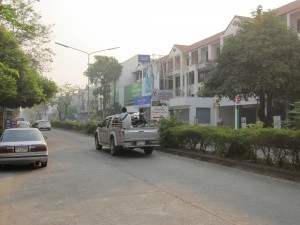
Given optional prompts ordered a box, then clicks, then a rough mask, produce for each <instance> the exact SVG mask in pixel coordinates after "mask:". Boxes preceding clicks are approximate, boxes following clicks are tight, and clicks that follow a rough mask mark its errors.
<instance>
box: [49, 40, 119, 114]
mask: <svg viewBox="0 0 300 225" xmlns="http://www.w3.org/2000/svg"><path fill="white" fill-rule="evenodd" d="M55 44H57V45H60V46H62V47H65V48H71V49H73V50H76V51H79V52H82V53H84V54H86V55H87V56H88V67H89V65H90V55H91V54H94V53H98V52H103V51H109V50H113V49H116V48H120V47H114V48H107V49H102V50H98V51H94V52H86V51H83V50H80V49H77V48H73V47H70V46H68V45H65V44H61V43H58V42H55ZM87 109H88V112H89V110H90V78H88V101H87Z"/></svg>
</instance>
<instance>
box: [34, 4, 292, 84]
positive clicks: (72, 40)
mask: <svg viewBox="0 0 300 225" xmlns="http://www.w3.org/2000/svg"><path fill="white" fill-rule="evenodd" d="M290 2H293V0H227V1H225V0H207V1H201V0H151V1H145V0H84V1H79V0H40V2H39V3H36V6H35V9H36V11H37V12H38V13H40V14H41V16H42V22H43V23H45V24H53V25H54V27H53V34H52V43H51V46H50V47H51V48H52V49H53V51H54V52H55V54H56V55H55V56H54V62H53V64H52V70H51V72H49V73H45V74H44V75H46V76H47V77H49V78H51V79H52V80H53V81H55V82H57V83H58V84H59V85H62V84H64V83H66V82H68V83H72V84H78V85H80V86H82V87H83V86H84V85H85V84H86V83H87V78H86V77H85V76H84V75H83V72H84V71H85V70H86V69H87V62H88V56H87V54H84V53H81V52H79V51H76V50H73V49H70V48H64V47H61V46H59V45H56V44H55V43H54V42H59V43H62V44H65V45H68V46H71V47H73V48H77V49H80V50H82V51H85V52H94V51H99V50H102V49H107V48H113V47H120V48H119V49H115V50H111V51H103V52H101V53H98V54H101V55H105V56H113V57H115V58H116V59H117V60H118V61H119V62H120V63H122V62H124V61H126V60H127V59H130V58H131V57H133V56H134V55H136V54H148V55H152V54H155V55H167V54H169V52H170V50H171V49H172V46H173V45H174V44H182V45H191V44H193V43H195V42H198V41H200V40H202V39H205V38H207V37H209V36H211V35H214V34H216V33H218V32H221V31H223V30H225V29H226V27H227V26H228V25H229V23H230V22H231V20H232V19H233V17H234V16H235V15H239V16H249V17H250V16H251V14H250V13H251V12H252V11H254V10H255V9H256V7H257V6H258V5H262V6H263V9H264V10H267V9H275V8H278V7H281V6H283V5H285V4H288V3H290ZM94 55H97V54H93V55H91V56H90V62H91V63H92V62H94V57H93V56H94Z"/></svg>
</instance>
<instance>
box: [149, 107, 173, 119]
mask: <svg viewBox="0 0 300 225" xmlns="http://www.w3.org/2000/svg"><path fill="white" fill-rule="evenodd" d="M168 116H169V108H168V106H152V107H151V119H152V120H154V119H160V118H162V117H168Z"/></svg>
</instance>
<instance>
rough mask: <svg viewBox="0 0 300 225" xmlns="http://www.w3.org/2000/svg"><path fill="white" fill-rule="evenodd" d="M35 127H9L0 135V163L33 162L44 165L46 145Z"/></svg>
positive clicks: (46, 156)
mask: <svg viewBox="0 0 300 225" xmlns="http://www.w3.org/2000/svg"><path fill="white" fill-rule="evenodd" d="M45 138H46V137H45V136H43V134H42V132H41V131H40V130H39V129H37V128H10V129H6V130H4V131H3V133H2V135H1V137H0V164H2V165H7V164H33V165H35V166H38V165H40V166H41V167H46V166H47V162H48V146H47V143H46V140H45Z"/></svg>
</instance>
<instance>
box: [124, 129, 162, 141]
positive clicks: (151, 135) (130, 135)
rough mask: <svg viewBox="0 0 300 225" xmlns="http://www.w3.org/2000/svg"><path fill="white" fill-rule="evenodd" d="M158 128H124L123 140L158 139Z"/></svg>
mask: <svg viewBox="0 0 300 225" xmlns="http://www.w3.org/2000/svg"><path fill="white" fill-rule="evenodd" d="M158 139H159V133H158V128H155V127H141V128H138V127H135V128H130V129H125V130H124V141H139V140H143V141H146V140H158Z"/></svg>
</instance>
